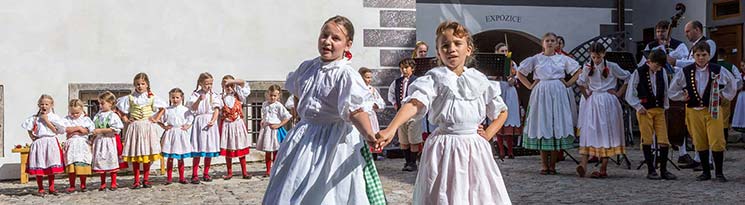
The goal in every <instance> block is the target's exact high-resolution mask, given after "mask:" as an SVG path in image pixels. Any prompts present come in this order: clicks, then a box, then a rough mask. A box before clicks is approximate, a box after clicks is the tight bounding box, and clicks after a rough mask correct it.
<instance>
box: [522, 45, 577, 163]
mask: <svg viewBox="0 0 745 205" xmlns="http://www.w3.org/2000/svg"><path fill="white" fill-rule="evenodd" d="M542 42H543V52H542V53H540V54H537V55H535V56H532V57H529V58H527V59H525V60H524V61H523V62H522V63H521V64H520V68H519V69H518V75H517V77H518V79H520V82H522V83H523V85H524V86H525V87H526V88H528V89H533V91H532V92H531V93H530V103H529V104H530V105H529V106H528V108H529V110H528V114H527V118H526V120H525V128H524V129H523V140H522V143H523V147H525V148H527V149H532V150H540V151H541V165H542V167H543V168H542V170H541V172H540V173H541V174H544V175H545V174H552V175H555V174H556V161H557V159H558V158H559V155H560V153H561V150H562V149H571V148H573V147H574V143H573V142H574V128H573V123H572V121H573V120H572V113H571V109H570V107H571V106H572V105H570V104H572V103H574V101H573V100H570V99H569V97H567V87H569V86H572V85H573V84H574V81H576V79H577V77H579V74H580V72H577V71H578V70H579V67H580V66H579V63H577V61H575V60H573V59H571V58H569V57H567V56H565V55H561V54H558V53H556V50H555V47H556V34H554V33H547V34H545V35H544V36H543V40H542ZM530 73H533V79H535V82H533V83H530V81H528V78H527V77H526V76H527V75H528V74H530ZM567 74H569V75H572V78H571V79H570V80H569V81H564V77H565V75H567ZM549 155H551V157H550V161H549Z"/></svg>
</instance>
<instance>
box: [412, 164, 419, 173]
mask: <svg viewBox="0 0 745 205" xmlns="http://www.w3.org/2000/svg"><path fill="white" fill-rule="evenodd" d="M418 169H419V168H418V166H416V164H412V165H411V171H412V172H415V171H417V170H418Z"/></svg>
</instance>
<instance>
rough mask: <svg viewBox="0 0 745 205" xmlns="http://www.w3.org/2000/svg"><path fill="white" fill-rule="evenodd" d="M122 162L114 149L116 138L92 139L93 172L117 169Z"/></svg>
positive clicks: (105, 136) (112, 136)
mask: <svg viewBox="0 0 745 205" xmlns="http://www.w3.org/2000/svg"><path fill="white" fill-rule="evenodd" d="M120 162H122V160H121V158H120V157H119V153H118V150H117V148H116V136H114V135H113V134H111V135H110V136H107V135H99V136H97V137H96V138H94V139H93V163H92V166H93V171H94V172H107V171H115V170H118V169H119V163H120Z"/></svg>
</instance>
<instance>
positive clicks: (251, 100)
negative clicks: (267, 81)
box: [243, 90, 290, 143]
mask: <svg viewBox="0 0 745 205" xmlns="http://www.w3.org/2000/svg"><path fill="white" fill-rule="evenodd" d="M265 94H266V90H251V95H249V96H248V97H247V98H246V100H245V101H243V115H244V119H245V120H246V126H248V133H249V134H250V135H251V139H252V142H254V143H256V141H258V139H259V131H260V130H261V118H262V116H261V104H262V103H264V101H266V97H265V96H264V95H265ZM289 96H290V93H289V92H287V91H285V90H283V91H282V96H281V97H280V101H279V102H282V104H284V102H285V101H286V100H287V97H289ZM289 124H290V123H287V124H286V125H285V126H284V127H285V129H288V128H289Z"/></svg>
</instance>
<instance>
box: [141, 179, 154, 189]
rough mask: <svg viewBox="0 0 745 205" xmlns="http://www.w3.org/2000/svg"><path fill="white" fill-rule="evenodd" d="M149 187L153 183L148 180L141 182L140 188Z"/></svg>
mask: <svg viewBox="0 0 745 205" xmlns="http://www.w3.org/2000/svg"><path fill="white" fill-rule="evenodd" d="M151 187H153V185H152V184H150V182H149V181H144V182H142V188H151Z"/></svg>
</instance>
